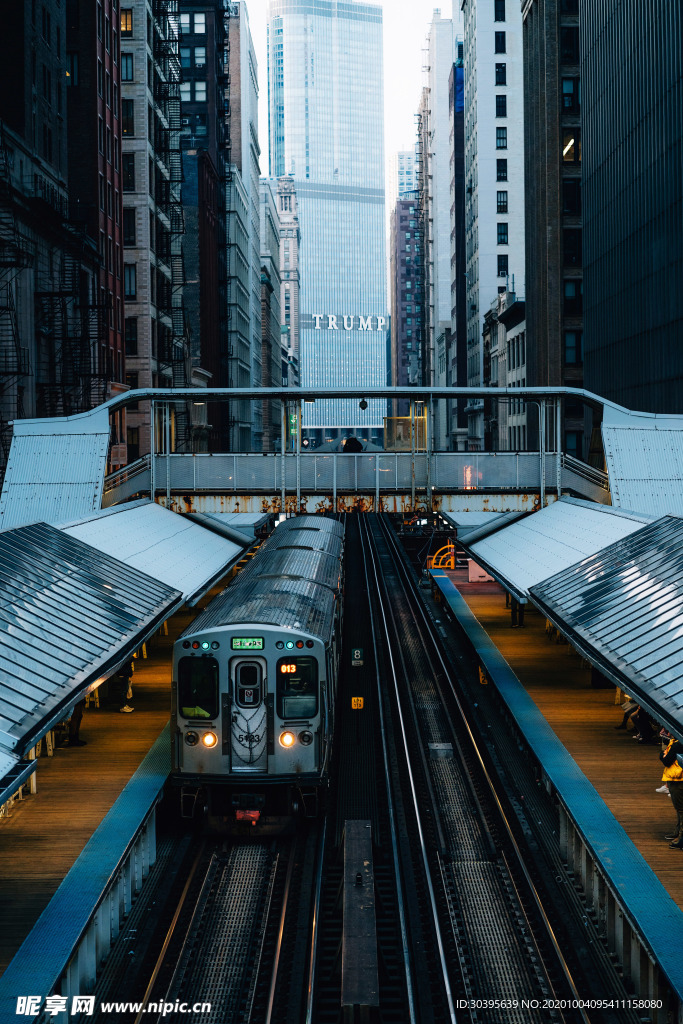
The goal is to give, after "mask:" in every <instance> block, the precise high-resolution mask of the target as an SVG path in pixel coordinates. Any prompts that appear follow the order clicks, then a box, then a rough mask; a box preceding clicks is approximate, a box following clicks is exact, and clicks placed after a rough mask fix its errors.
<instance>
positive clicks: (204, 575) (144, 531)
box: [62, 501, 244, 604]
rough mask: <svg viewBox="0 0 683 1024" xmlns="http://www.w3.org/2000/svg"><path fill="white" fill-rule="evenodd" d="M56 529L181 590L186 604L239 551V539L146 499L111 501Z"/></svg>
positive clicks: (239, 554)
mask: <svg viewBox="0 0 683 1024" xmlns="http://www.w3.org/2000/svg"><path fill="white" fill-rule="evenodd" d="M62 529H63V530H64V532H65V533H67V534H68V535H69V536H71V537H77V538H78V539H79V540H82V541H84V542H85V543H86V544H90V545H92V547H94V548H97V550H98V551H102V552H104V553H105V554H108V555H112V556H113V557H116V558H118V559H120V560H121V561H122V562H125V563H126V564H127V565H130V566H132V567H133V568H135V569H138V570H139V571H140V572H144V573H147V574H148V575H149V576H153V577H154V578H155V579H157V580H161V582H162V583H166V584H168V586H169V587H173V589H174V590H179V591H181V593H182V595H183V600H184V601H186V602H187V603H189V604H195V603H196V602H197V601H198V600H199V598H200V597H201V596H202V594H205V593H206V591H207V590H210V589H211V587H212V586H213V585H214V583H216V582H217V580H219V579H220V578H221V576H224V575H225V573H226V572H227V570H228V568H229V567H230V566H231V565H232V564H234V563H235V562H237V561H239V559H240V558H241V557H242V554H243V551H244V548H243V547H242V546H241V545H240V544H236V543H235V542H234V541H232V540H228V539H227V538H226V537H221V536H220V535H219V534H217V533H214V532H213V531H211V530H208V529H205V528H204V527H203V526H200V525H198V524H197V523H196V522H193V521H192V520H190V519H188V518H186V517H185V516H181V515H178V514H177V513H176V512H169V511H168V509H165V508H162V507H161V505H157V504H155V503H154V502H151V501H141V502H139V501H138V502H133V503H131V504H130V505H115V506H113V508H110V509H106V511H104V512H100V513H99V514H98V515H96V516H90V517H89V518H88V519H84V520H83V521H82V522H79V523H73V524H69V525H67V526H63V527H62Z"/></svg>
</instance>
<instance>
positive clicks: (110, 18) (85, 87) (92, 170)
mask: <svg viewBox="0 0 683 1024" xmlns="http://www.w3.org/2000/svg"><path fill="white" fill-rule="evenodd" d="M66 14H67V19H66V20H67V30H66V50H67V71H68V76H67V78H66V83H67V87H66V95H67V113H68V126H69V127H68V133H67V135H68V157H69V192H70V195H71V208H72V211H73V213H74V216H75V218H76V220H77V221H80V222H81V223H82V224H83V225H84V226H85V229H86V231H87V233H88V234H89V235H90V237H91V238H92V239H93V240H94V241H95V243H96V245H97V248H98V252H99V254H100V271H99V295H98V296H97V307H98V312H97V317H98V320H99V334H100V337H99V343H98V352H97V367H96V370H97V373H98V375H99V379H100V381H101V386H100V390H101V392H102V394H101V396H99V397H100V398H105V397H108V395H109V390H110V389H108V387H107V385H108V384H109V383H122V382H123V381H124V380H125V367H124V346H123V322H124V308H123V281H122V275H121V269H122V253H123V229H122V192H121V88H120V82H121V47H120V36H119V16H118V6H117V5H115V4H114V3H113V0H101V2H97V3H92V4H83V3H80V2H78V0H68V3H67V5H66ZM115 390H116V389H115ZM122 436H125V435H124V434H123V432H122Z"/></svg>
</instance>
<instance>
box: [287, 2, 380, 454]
mask: <svg viewBox="0 0 683 1024" xmlns="http://www.w3.org/2000/svg"><path fill="white" fill-rule="evenodd" d="M268 87H269V96H268V100H269V139H270V173H271V175H273V176H275V177H281V176H282V175H285V174H288V175H291V177H293V178H294V182H295V188H296V195H297V203H298V209H299V224H300V230H301V248H300V263H299V266H300V272H301V292H300V358H301V385H302V387H341V386H349V387H358V388H359V389H361V390H362V388H363V387H364V386H367V387H371V386H375V387H376V386H384V385H385V384H386V383H387V333H388V327H389V324H388V317H387V296H386V265H385V226H384V97H383V65H382V9H381V7H378V6H376V5H374V4H366V3H356V2H353V0H351V2H349V0H344V2H342V0H270V4H269V12H268ZM385 410H386V405H385V403H384V402H383V401H378V400H374V401H370V403H369V406H368V408H367V409H366V410H364V411H363V410H361V409H360V408H359V404H358V401H357V400H355V401H351V400H345V401H343V402H332V401H321V400H318V401H317V402H316V403H315V404H314V405H308V404H307V405H306V406H305V411H304V416H305V419H304V426H305V427H307V428H308V429H309V430H310V429H311V428H318V429H317V430H316V433H317V434H318V435H319V436H320V437H321V438H323V439H324V438H325V437H329V436H333V433H334V431H335V430H337V429H341V430H342V431H345V432H346V431H348V430H349V428H353V429H356V430H357V429H362V430H363V432H364V433H365V432H366V431H367V433H368V435H369V436H371V435H374V434H377V432H378V430H379V429H381V427H382V422H383V420H382V417H383V416H384V414H385Z"/></svg>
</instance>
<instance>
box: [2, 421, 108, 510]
mask: <svg viewBox="0 0 683 1024" xmlns="http://www.w3.org/2000/svg"><path fill="white" fill-rule="evenodd" d="M13 426H14V433H13V434H12V445H11V447H10V453H9V459H8V461H7V469H6V472H5V480H4V483H3V487H2V496H1V497H0V528H2V529H3V530H11V529H15V528H16V527H17V526H25V525H26V524H27V523H35V522H41V521H44V522H50V523H56V522H63V521H64V520H67V519H78V518H80V517H81V516H86V515H88V514H89V513H91V512H95V511H97V509H99V508H100V506H101V504H102V489H103V487H104V474H105V471H106V464H107V450H108V447H109V413H108V411H107V409H106V408H105V407H104V406H99V407H98V408H97V409H94V410H92V412H91V413H89V414H88V416H87V417H83V418H81V417H75V418H72V417H57V418H55V419H40V420H15V422H14V424H13Z"/></svg>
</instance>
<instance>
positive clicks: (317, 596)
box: [183, 577, 336, 642]
mask: <svg viewBox="0 0 683 1024" xmlns="http://www.w3.org/2000/svg"><path fill="white" fill-rule="evenodd" d="M335 600H336V599H335V596H334V593H333V592H332V591H331V590H330V589H329V588H328V587H324V586H321V585H320V584H319V583H311V582H310V581H309V580H293V579H288V578H286V577H285V578H281V579H272V578H271V577H266V578H265V579H261V578H255V579H253V580H250V581H247V582H245V583H244V584H243V585H241V586H240V585H234V586H230V587H228V589H227V590H224V591H223V593H222V594H220V595H219V596H218V597H217V598H215V600H213V601H212V602H211V604H210V605H209V607H208V608H207V609H206V611H205V612H204V613H203V614H202V615H200V616H198V618H196V619H195V621H194V622H193V623H192V625H191V626H190V627H189V628H188V629H187V630H186V631H185V632H184V633H183V636H189V635H191V634H194V633H201V632H204V631H205V630H207V629H213V628H214V627H216V626H229V625H236V624H238V623H242V622H244V623H262V624H263V625H270V626H282V627H283V628H284V629H300V630H301V631H302V632H303V633H310V634H311V635H312V636H317V637H319V638H320V639H321V640H324V641H326V642H327V641H328V640H329V638H330V636H331V633H332V627H333V624H334V609H335Z"/></svg>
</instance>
